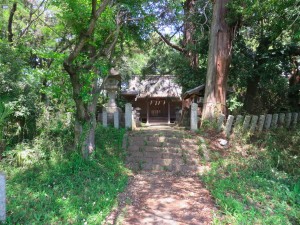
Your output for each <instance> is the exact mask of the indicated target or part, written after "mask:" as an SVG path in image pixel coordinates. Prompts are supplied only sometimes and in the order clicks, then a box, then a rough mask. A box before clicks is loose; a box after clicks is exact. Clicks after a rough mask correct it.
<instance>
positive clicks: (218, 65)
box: [202, 0, 236, 121]
mask: <svg viewBox="0 0 300 225" xmlns="http://www.w3.org/2000/svg"><path fill="white" fill-rule="evenodd" d="M228 2H229V0H219V1H215V2H214V7H213V20H212V25H211V31H210V32H211V33H210V42H209V53H208V67H207V75H206V86H205V96H204V104H203V114H202V121H203V120H207V119H208V120H211V119H213V118H215V117H216V115H217V114H219V113H226V91H227V80H228V72H229V66H230V62H231V56H232V41H233V37H234V32H235V28H236V26H235V25H234V24H228V23H227V21H226V15H227V13H228V9H227V3H228Z"/></svg>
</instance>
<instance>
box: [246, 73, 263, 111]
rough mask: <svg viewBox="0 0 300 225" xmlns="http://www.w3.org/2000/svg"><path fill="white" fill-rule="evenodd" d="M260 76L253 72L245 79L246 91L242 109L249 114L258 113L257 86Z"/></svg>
mask: <svg viewBox="0 0 300 225" xmlns="http://www.w3.org/2000/svg"><path fill="white" fill-rule="evenodd" d="M259 82H260V76H259V75H258V74H255V75H254V76H253V77H251V78H249V79H248V80H247V91H246V94H245V101H244V109H245V110H246V111H247V112H248V113H250V114H257V113H260V108H261V107H260V105H261V104H260V101H259V99H258V96H257V94H258V86H259Z"/></svg>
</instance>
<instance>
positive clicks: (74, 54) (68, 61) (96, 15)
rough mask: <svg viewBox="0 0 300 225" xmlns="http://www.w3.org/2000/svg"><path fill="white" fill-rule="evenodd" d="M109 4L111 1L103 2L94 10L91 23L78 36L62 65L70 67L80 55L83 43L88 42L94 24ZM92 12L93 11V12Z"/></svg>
mask: <svg viewBox="0 0 300 225" xmlns="http://www.w3.org/2000/svg"><path fill="white" fill-rule="evenodd" d="M110 2H111V0H104V1H103V2H102V3H101V5H100V6H99V8H98V9H97V10H96V12H95V13H94V15H92V17H91V21H90V24H89V27H88V29H87V31H86V32H85V33H84V34H82V35H81V36H80V39H79V43H78V44H77V45H76V46H75V48H74V50H73V51H72V52H71V54H70V55H69V57H68V58H67V59H66V60H65V61H64V64H66V65H70V64H71V63H72V62H73V60H74V59H75V58H76V57H77V56H78V55H79V54H80V52H81V50H82V48H83V47H84V45H85V43H86V42H87V41H88V39H89V38H90V36H91V35H92V33H93V32H94V30H95V26H96V22H97V20H98V18H99V16H100V14H101V13H102V12H103V11H104V10H105V9H106V7H107V5H108V4H109V3H110ZM93 12H94V10H93Z"/></svg>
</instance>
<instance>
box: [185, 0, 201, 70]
mask: <svg viewBox="0 0 300 225" xmlns="http://www.w3.org/2000/svg"><path fill="white" fill-rule="evenodd" d="M195 5H196V0H186V1H185V2H184V4H183V10H184V15H185V21H184V25H183V27H184V31H183V34H184V36H183V48H184V49H185V51H184V55H185V57H186V58H187V59H188V60H189V62H190V66H191V67H192V68H193V69H197V68H198V67H199V54H198V53H197V52H196V51H195V46H196V41H195V37H194V36H195V31H196V27H195V24H194V22H193V18H192V17H193V16H194V14H195Z"/></svg>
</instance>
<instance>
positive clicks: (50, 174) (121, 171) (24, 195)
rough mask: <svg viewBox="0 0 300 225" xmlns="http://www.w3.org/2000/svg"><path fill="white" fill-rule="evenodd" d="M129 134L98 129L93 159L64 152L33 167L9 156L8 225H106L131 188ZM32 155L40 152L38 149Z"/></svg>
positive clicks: (3, 164)
mask: <svg viewBox="0 0 300 225" xmlns="http://www.w3.org/2000/svg"><path fill="white" fill-rule="evenodd" d="M124 132H125V131H124V130H116V129H113V128H102V127H98V128H97V131H96V146H97V148H96V150H95V152H94V154H93V155H92V156H91V158H90V159H89V160H84V159H83V158H82V157H81V155H80V154H77V153H62V151H61V150H60V149H56V150H55V149H53V150H52V152H51V153H47V154H46V155H47V157H41V158H40V160H38V161H37V160H32V161H31V163H28V161H30V160H27V161H24V160H21V162H23V163H21V164H20V163H12V162H13V160H12V159H10V160H8V159H9V156H8V157H7V160H6V159H4V160H2V161H1V165H0V171H4V172H5V173H6V175H7V222H6V224H101V222H102V221H103V220H104V218H105V217H106V215H107V214H108V213H109V212H110V210H111V208H112V207H113V206H114V204H115V203H116V197H117V194H118V193H119V192H121V191H122V190H123V189H124V187H125V186H126V184H127V173H128V171H127V170H126V168H125V167H124V164H123V159H124V151H123V150H122V139H123V135H124ZM27 147H28V146H27ZM28 148H29V147H28ZM31 151H37V150H36V149H35V148H34V146H33V147H32V149H31ZM42 155H43V154H42ZM16 161H18V159H16ZM24 162H27V163H24Z"/></svg>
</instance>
